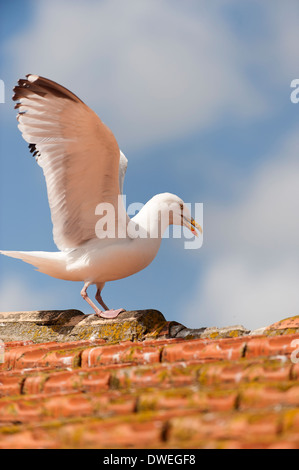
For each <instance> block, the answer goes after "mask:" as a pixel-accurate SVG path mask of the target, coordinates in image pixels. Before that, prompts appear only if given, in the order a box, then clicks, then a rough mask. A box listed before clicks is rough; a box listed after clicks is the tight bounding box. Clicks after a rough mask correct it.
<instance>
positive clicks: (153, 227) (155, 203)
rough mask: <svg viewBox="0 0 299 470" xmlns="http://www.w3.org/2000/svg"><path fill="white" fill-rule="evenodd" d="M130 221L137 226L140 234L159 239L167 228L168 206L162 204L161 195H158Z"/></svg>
mask: <svg viewBox="0 0 299 470" xmlns="http://www.w3.org/2000/svg"><path fill="white" fill-rule="evenodd" d="M131 220H132V222H134V224H135V225H137V226H139V229H140V232H142V233H143V234H144V235H145V234H147V236H148V237H150V238H158V239H161V238H162V236H163V234H164V232H165V230H166V229H167V227H168V226H169V208H168V205H167V204H165V203H163V201H162V195H160V194H158V195H156V196H154V197H153V198H152V199H150V200H149V201H148V202H147V203H146V204H145V205H144V206H143V207H142V209H141V210H140V211H139V212H138V214H137V215H135V217H133V218H132V219H131ZM137 229H138V227H137Z"/></svg>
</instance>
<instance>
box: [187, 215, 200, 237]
mask: <svg viewBox="0 0 299 470" xmlns="http://www.w3.org/2000/svg"><path fill="white" fill-rule="evenodd" d="M184 219H185V222H186V223H185V224H184V225H185V226H186V227H188V229H189V230H191V232H192V233H193V235H195V236H196V237H198V233H197V231H196V230H195V229H196V228H197V230H199V232H200V233H201V234H202V228H201V226H200V225H199V224H198V223H197V222H195V220H194V219H188V218H187V217H184Z"/></svg>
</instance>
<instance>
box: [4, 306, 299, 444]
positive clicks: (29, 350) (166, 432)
mask: <svg viewBox="0 0 299 470" xmlns="http://www.w3.org/2000/svg"><path fill="white" fill-rule="evenodd" d="M26 315H27V316H26V321H28V318H29V319H30V318H31V317H30V316H29V317H28V314H26ZM34 318H38V321H41V320H40V317H39V316H37V315H36V314H35V316H34ZM47 318H48V320H47V321H48V322H49V318H50V317H49V316H48V317H47ZM59 318H60V319H61V318H62V317H61V315H60V316H59ZM76 318H79V319H80V318H81V317H80V316H79V315H78V314H76ZM139 318H141V317H139ZM142 318H143V320H142V321H143V322H145V324H147V325H149V324H150V321H149V320H146V318H145V317H144V316H142ZM157 318H160V317H157ZM31 320H32V318H31ZM31 320H30V321H31ZM160 320H161V318H160ZM67 321H68V325H69V324H70V322H71V318H70V316H69V314H68V317H67ZM76 321H77V320H76ZM84 321H85V320H84ZM88 322H89V323H88V324H89V325H90V324H91V323H92V322H91V320H88ZM76 325H77V324H76ZM10 328H11V327H10ZM41 328H43V329H44V328H45V325H42V326H41ZM76 328H78V325H77V326H76ZM98 328H99V326H98V323H97V329H96V334H94V335H92V334H91V332H90V335H89V339H78V338H76V340H74V341H67V342H66V341H62V342H61V341H51V342H48V341H44V342H40V339H41V338H42V334H37V333H38V331H39V330H38V326H36V328H35V334H36V335H37V338H38V340H39V342H38V343H35V342H34V340H33V339H28V338H27V339H26V340H24V341H20V340H19V339H18V340H17V341H12V340H10V341H7V342H6V343H5V354H4V359H5V361H4V363H3V364H0V449H6V448H45V449H46V448H49V449H54V448H105V449H108V448H143V449H146V448H160V449H163V448H165V449H167V448H169V449H170V448H179V449H180V448H181V449H184V448H185V449H192V448H234V449H237V448H240V449H246V448H249V449H251V448H261V449H262V448H269V449H270V448H273V449H275V448H286V449H287V448H290V449H298V448H299V382H298V379H299V361H298V360H297V358H298V356H299V354H297V355H295V356H294V348H295V346H296V344H297V347H299V342H298V340H299V331H298V317H295V318H293V319H292V318H291V319H287V320H285V321H281V322H278V323H277V324H274V325H271V327H269V328H266V329H264V330H265V331H264V333H263V334H258V335H257V334H252V333H250V332H248V331H247V330H245V329H244V328H242V327H239V328H238V329H237V330H236V327H231V328H227V329H223V330H218V329H213V332H214V333H211V330H212V329H211V330H210V333H209V334H208V336H207V332H206V329H204V328H203V329H198V330H194V333H192V330H189V329H186V328H185V327H183V326H182V325H179V324H177V323H176V322H165V323H164V324H163V325H160V327H159V328H158V329H157V324H156V323H155V324H154V325H153V330H144V333H143V334H145V337H143V339H142V340H141V341H136V339H138V338H137V337H136V335H135V333H134V334H133V337H132V341H128V340H127V339H126V341H118V342H115V335H112V338H113V341H114V343H113V344H111V343H109V341H108V340H107V338H106V340H104V339H103V338H101V337H99V336H100V333H99V332H100V330H99V329H98ZM117 328H118V331H119V325H118V326H117ZM134 328H135V329H134V332H136V331H137V330H138V325H137V323H136V324H134ZM136 328H137V330H136ZM185 330H188V331H187V332H188V334H187V333H186V331H185ZM215 330H217V331H216V333H217V334H215ZM9 331H10V335H11V331H12V330H11V329H10V330H9ZM23 331H25V329H24V330H23ZM43 331H44V330H43ZM68 331H69V330H68ZM132 331H133V330H132ZM146 331H147V332H146ZM153 331H155V332H156V333H155V334H156V336H155V335H154V334H153ZM157 331H158V332H157ZM183 331H185V333H186V335H185V336H184V337H183V336H182V337H180V338H178V337H170V335H171V334H175V335H177V334H179V333H180V332H183ZM203 331H205V335H206V336H203ZM233 331H237V334H235V335H234V334H232V332H233ZM145 332H146V333H145ZM190 332H191V333H192V334H191V333H190ZM81 333H82V329H80V334H81ZM160 333H162V335H161V334H160ZM276 333H277V334H276ZM60 334H62V333H60ZM84 334H85V333H84ZM104 334H105V335H106V334H107V325H106V324H105V333H104ZM212 334H214V338H215V339H213V337H211V335H212ZM47 335H48V333H47ZM223 336H224V337H223ZM225 336H227V337H225ZM155 338H156V339H155ZM184 338H185V339H184ZM294 341H295V342H294ZM297 342H298V343H297ZM294 345H295V346H294Z"/></svg>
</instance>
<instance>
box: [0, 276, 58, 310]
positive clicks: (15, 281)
mask: <svg viewBox="0 0 299 470" xmlns="http://www.w3.org/2000/svg"><path fill="white" fill-rule="evenodd" d="M64 304H65V299H64V295H63V294H62V292H61V291H60V292H58V291H57V290H56V291H55V293H54V292H51V291H49V289H45V288H41V287H40V285H39V286H38V288H35V286H34V285H32V284H30V283H28V282H26V281H25V280H24V279H21V278H18V277H3V280H2V281H1V287H0V311H1V312H18V311H23V312H24V311H31V310H44V309H45V306H47V307H46V308H47V309H48V310H51V309H52V308H55V305H56V306H57V305H59V308H63V306H64Z"/></svg>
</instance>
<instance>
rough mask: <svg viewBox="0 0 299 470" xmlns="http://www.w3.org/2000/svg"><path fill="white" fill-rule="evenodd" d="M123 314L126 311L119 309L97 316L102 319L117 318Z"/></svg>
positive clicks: (106, 311) (99, 313)
mask: <svg viewBox="0 0 299 470" xmlns="http://www.w3.org/2000/svg"><path fill="white" fill-rule="evenodd" d="M122 312H125V309H123V308H119V309H118V310H105V311H104V312H101V311H99V312H98V313H96V315H97V316H98V317H100V318H116V317H118V315H119V314H120V313H122Z"/></svg>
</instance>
